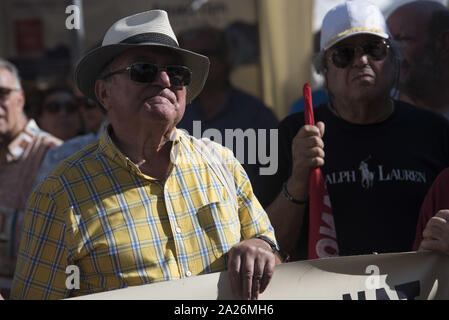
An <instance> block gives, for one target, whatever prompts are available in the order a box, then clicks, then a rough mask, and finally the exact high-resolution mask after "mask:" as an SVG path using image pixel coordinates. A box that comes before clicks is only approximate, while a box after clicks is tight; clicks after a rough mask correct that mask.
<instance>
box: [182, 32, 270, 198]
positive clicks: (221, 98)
mask: <svg viewBox="0 0 449 320" xmlns="http://www.w3.org/2000/svg"><path fill="white" fill-rule="evenodd" d="M179 42H180V45H181V46H182V47H184V48H186V49H188V50H191V51H195V52H198V53H200V54H202V55H205V56H207V57H208V58H209V59H210V71H209V77H208V78H207V81H206V84H205V85H204V89H203V91H202V92H201V93H200V94H199V95H198V97H197V98H196V99H195V100H193V101H192V103H190V104H189V105H188V106H187V108H186V112H185V115H184V117H183V118H182V120H181V122H180V123H179V124H178V127H179V128H182V129H185V130H187V131H188V132H189V133H190V134H192V135H193V134H194V131H195V130H194V128H193V123H194V121H201V135H202V134H203V133H204V132H205V131H206V130H208V129H210V128H214V129H217V130H219V131H220V133H221V136H222V137H223V138H224V137H225V136H226V134H225V130H226V129H242V130H243V131H246V130H247V129H255V130H256V138H257V142H256V146H257V145H258V144H259V142H258V139H259V136H258V135H257V130H259V129H265V130H267V131H268V130H269V129H275V128H276V126H277V124H278V120H277V118H276V116H275V115H274V113H273V112H272V111H271V110H270V109H269V108H268V107H266V106H265V105H264V104H263V102H262V101H260V100H259V99H257V98H255V97H253V96H251V95H249V94H247V93H245V92H243V91H241V90H239V89H237V88H235V87H233V86H232V84H231V80H230V75H231V71H232V52H231V47H230V44H229V39H228V37H227V35H226V32H224V31H223V30H219V29H216V28H213V27H198V28H195V29H192V30H188V31H185V32H184V33H181V34H180V35H179ZM266 137H267V141H266V144H267V145H268V144H269V139H268V137H269V132H267V135H266ZM197 138H198V137H197ZM222 143H223V144H225V143H224V141H222ZM248 144H249V142H247V143H246V145H245V146H246V147H245V148H244V150H245V152H244V159H241V158H238V160H239V161H240V162H241V163H242V165H243V168H244V169H245V171H246V173H247V174H248V177H249V179H250V181H251V184H252V186H253V190H254V193H255V194H256V196H257V197H258V198H260V197H262V194H261V193H260V190H261V189H262V186H261V183H262V180H261V178H260V168H261V166H262V164H261V163H260V161H259V159H258V158H257V157H256V158H257V159H256V161H254V162H255V163H249V159H250V156H253V155H249V154H248V150H249V147H248ZM257 148H258V146H257ZM257 148H255V152H256V155H257V154H258V149H257ZM266 150H270V148H269V147H267V148H266ZM233 151H234V154H235V155H237V156H238V157H239V155H238V153H237V143H235V144H233Z"/></svg>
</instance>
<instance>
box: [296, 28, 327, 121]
mask: <svg viewBox="0 0 449 320" xmlns="http://www.w3.org/2000/svg"><path fill="white" fill-rule="evenodd" d="M320 36H321V32H320V31H318V32H315V34H314V35H313V56H314V57H315V55H317V54H318V53H319V52H320ZM314 69H315V68H314ZM314 71H315V72H316V70H314ZM320 80H321V78H320ZM328 101H329V97H328V96H327V93H326V90H325V89H324V88H323V87H322V85H320V87H319V88H317V89H315V90H314V91H312V102H313V104H314V106H319V105H320V104H323V103H326V102H328ZM303 111H304V97H302V96H301V98H299V99H297V100H296V101H294V102H293V103H292V105H291V106H290V112H289V114H293V113H296V112H303Z"/></svg>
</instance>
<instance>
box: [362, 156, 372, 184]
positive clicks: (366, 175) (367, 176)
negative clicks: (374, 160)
mask: <svg viewBox="0 0 449 320" xmlns="http://www.w3.org/2000/svg"><path fill="white" fill-rule="evenodd" d="M370 158H371V156H369V157H368V158H367V159H365V160H364V161H362V162H360V166H359V170H360V172H361V173H362V187H363V188H365V189H368V188H371V187H372V186H373V181H374V172H372V171H369V168H368V163H366V161H368V160H369V159H370Z"/></svg>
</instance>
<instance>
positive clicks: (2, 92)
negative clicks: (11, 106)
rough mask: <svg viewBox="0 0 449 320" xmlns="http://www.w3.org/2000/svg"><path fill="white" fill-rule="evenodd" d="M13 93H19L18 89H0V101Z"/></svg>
mask: <svg viewBox="0 0 449 320" xmlns="http://www.w3.org/2000/svg"><path fill="white" fill-rule="evenodd" d="M13 91H20V89H17V88H5V87H0V99H4V98H7V97H8V96H9V95H10V94H11V92H13Z"/></svg>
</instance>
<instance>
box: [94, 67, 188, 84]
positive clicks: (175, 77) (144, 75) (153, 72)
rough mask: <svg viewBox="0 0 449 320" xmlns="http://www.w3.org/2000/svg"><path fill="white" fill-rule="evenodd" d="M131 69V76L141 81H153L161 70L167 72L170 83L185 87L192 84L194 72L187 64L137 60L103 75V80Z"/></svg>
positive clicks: (136, 80) (132, 78)
mask: <svg viewBox="0 0 449 320" xmlns="http://www.w3.org/2000/svg"><path fill="white" fill-rule="evenodd" d="M127 71H129V78H130V79H131V80H132V81H135V82H139V83H151V82H154V80H156V77H157V75H158V74H159V72H161V71H165V72H167V75H168V77H169V78H170V83H171V85H172V86H174V87H184V86H188V85H189V84H190V80H191V78H192V72H191V71H190V69H189V68H187V67H185V66H179V65H172V66H165V67H160V66H157V65H155V64H152V63H149V62H136V63H133V64H132V65H130V66H129V67H127V68H125V69H120V70H117V71H113V72H111V73H108V74H106V75H104V76H103V77H102V79H103V80H105V79H107V78H109V77H111V76H113V75H115V74H118V73H122V72H127Z"/></svg>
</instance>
